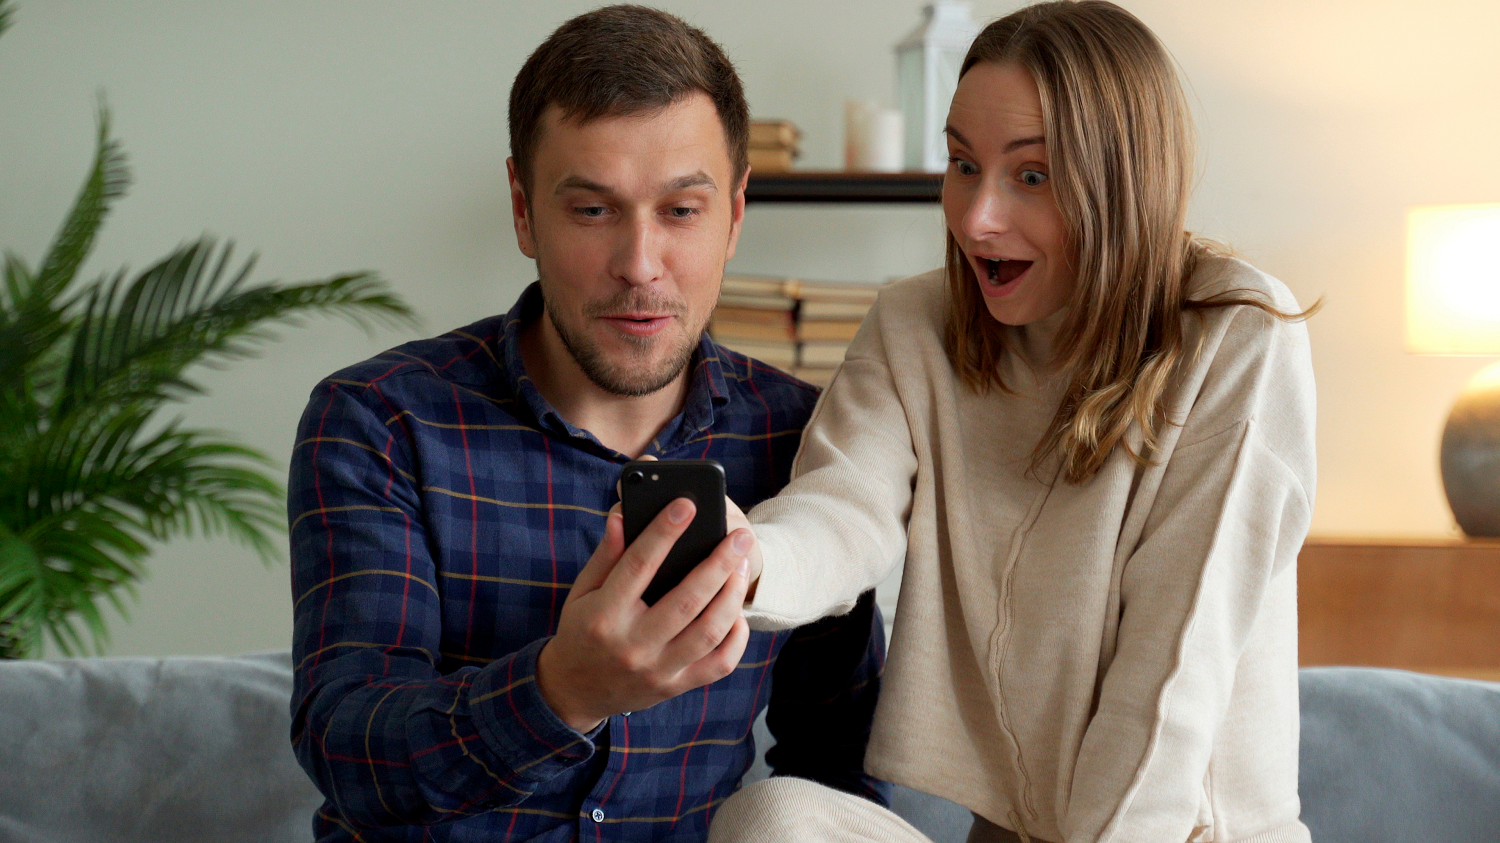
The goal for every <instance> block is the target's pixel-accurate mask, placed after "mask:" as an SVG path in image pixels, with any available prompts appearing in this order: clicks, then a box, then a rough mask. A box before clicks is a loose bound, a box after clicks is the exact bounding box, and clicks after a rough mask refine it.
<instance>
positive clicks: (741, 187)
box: [724, 167, 750, 263]
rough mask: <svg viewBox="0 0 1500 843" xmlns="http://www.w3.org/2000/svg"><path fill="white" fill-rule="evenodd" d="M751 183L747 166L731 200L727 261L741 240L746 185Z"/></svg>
mask: <svg viewBox="0 0 1500 843" xmlns="http://www.w3.org/2000/svg"><path fill="white" fill-rule="evenodd" d="M749 183H750V168H749V167H746V168H745V174H744V175H743V176H741V177H740V183H739V184H738V185H736V186H735V188H734V196H733V197H732V198H731V199H730V200H729V249H728V251H726V252H725V253H724V261H725V263H728V262H729V259H730V258H732V257H734V249H735V247H736V246H737V245H739V242H740V229H741V228H743V227H744V223H745V186H746V185H748V184H749Z"/></svg>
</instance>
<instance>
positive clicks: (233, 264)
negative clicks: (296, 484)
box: [0, 0, 415, 658]
mask: <svg viewBox="0 0 1500 843" xmlns="http://www.w3.org/2000/svg"><path fill="white" fill-rule="evenodd" d="M10 8H11V7H10V5H9V3H8V0H0V29H3V28H4V26H5V25H6V24H7V23H8V15H9V12H10ZM128 182H129V174H128V172H127V170H126V167H125V157H124V155H123V153H121V151H120V147H119V144H118V143H117V142H116V141H115V140H113V139H112V138H111V137H110V136H109V112H108V110H107V109H106V108H105V107H104V105H103V102H102V100H101V103H100V107H99V132H98V145H97V148H96V151H95V156H94V162H93V166H92V168H91V170H90V172H89V175H88V178H87V179H86V180H85V182H84V185H83V188H82V189H81V190H80V191H79V194H78V196H77V198H76V199H75V201H74V203H73V206H72V208H71V209H70V210H69V212H68V216H67V219H66V220H65V222H64V223H63V225H62V227H61V229H60V230H59V232H58V234H57V237H56V238H55V240H54V242H53V243H52V245H51V247H50V248H49V250H48V253H47V255H46V257H45V258H44V260H43V261H42V263H41V266H40V269H37V270H35V271H33V270H32V269H31V268H30V267H28V266H27V264H26V263H25V262H24V261H22V260H21V259H20V258H19V257H17V256H15V255H12V254H10V253H8V252H7V253H5V255H4V260H3V267H0V270H3V276H0V658H6V657H16V656H30V655H37V654H39V653H40V650H41V647H42V646H43V644H44V640H50V641H51V642H52V643H53V644H54V645H55V646H56V647H57V648H58V649H59V650H60V651H61V652H63V653H66V654H82V653H84V652H87V651H89V650H90V649H91V647H90V642H92V649H93V650H94V651H96V652H97V651H101V648H102V647H103V645H104V642H105V640H106V636H107V629H106V626H105V621H104V614H103V612H102V609H103V608H104V607H105V606H106V605H112V606H113V607H114V608H115V609H117V610H118V611H119V612H120V613H121V614H122V615H123V614H125V610H126V604H125V602H124V600H123V599H122V595H130V594H133V592H134V586H135V583H136V582H137V581H138V580H139V579H140V577H141V576H142V575H143V572H144V563H145V559H146V557H147V554H148V553H149V550H150V548H151V546H153V545H155V544H157V543H160V542H166V541H170V540H171V539H173V538H177V537H180V536H188V535H202V536H214V535H227V536H228V537H230V538H231V539H234V540H236V541H238V542H241V543H243V544H245V545H248V546H249V547H251V548H252V549H254V550H255V552H256V553H257V554H258V555H259V556H260V557H261V558H262V559H263V560H265V561H267V562H271V561H273V560H275V559H276V558H277V556H278V552H277V544H276V543H274V542H272V540H271V536H272V535H274V534H276V533H278V532H280V531H282V530H283V529H285V511H284V503H283V502H284V499H285V494H284V492H283V490H282V488H281V485H280V484H279V483H278V482H276V480H274V479H273V478H272V475H271V472H272V471H274V470H275V466H273V464H272V463H271V461H270V460H269V459H268V458H267V457H266V456H265V455H263V454H261V453H260V452H258V451H255V450H253V449H251V448H248V447H246V446H244V445H241V444H239V443H237V442H235V441H233V440H232V439H231V438H229V437H228V436H227V435H226V434H222V433H217V432H214V431H205V430H193V429H185V428H183V427H182V425H181V423H180V421H163V420H161V419H159V418H158V415H159V413H160V411H161V409H162V407H163V405H164V403H165V402H167V401H169V400H173V399H180V398H182V397H184V396H186V395H189V394H192V393H195V392H200V391H201V388H200V386H199V385H198V384H197V383H195V382H194V381H193V380H192V379H190V378H189V377H188V373H189V370H190V369H191V367H192V366H194V365H196V364H199V363H203V364H207V365H210V366H213V365H219V364H223V363H226V362H229V361H232V360H235V359H240V358H245V357H250V356H253V355H254V354H255V353H256V351H257V350H258V348H259V347H260V346H261V344H263V343H265V342H266V341H269V340H270V339H272V338H273V334H272V333H271V331H270V327H271V326H273V325H275V324H277V323H281V324H290V325H296V324H300V322H301V320H302V319H303V318H304V317H306V316H308V315H312V314H326V315H332V316H338V317H342V318H344V319H347V320H349V321H351V322H353V323H355V324H357V325H360V326H361V327H363V328H365V329H366V330H370V329H371V328H373V327H374V326H377V325H387V326H409V325H413V324H414V323H415V318H414V316H413V313H412V310H411V308H410V307H408V306H407V305H406V304H405V303H404V302H402V301H401V300H400V299H399V298H397V297H396V296H394V295H392V294H391V293H390V292H389V291H388V289H387V287H386V286H385V284H384V282H382V281H381V280H380V279H379V278H377V277H376V276H375V275H373V274H371V273H368V272H361V273H352V274H347V275H340V276H336V277H333V278H329V279H325V280H322V281H311V282H305V283H301V284H292V285H282V284H279V283H271V284H266V285H258V286H248V285H247V283H246V282H247V279H248V278H249V276H250V273H251V270H252V269H253V267H254V264H255V260H254V258H253V257H251V258H249V259H247V260H244V261H242V262H237V261H236V260H235V259H234V257H233V247H232V245H230V244H225V245H224V246H222V247H220V246H218V245H216V244H215V242H214V241H213V240H212V239H210V238H208V237H203V238H200V239H199V240H197V241H194V242H191V243H187V244H184V245H183V246H181V247H179V248H178V249H176V250H175V251H174V252H172V254H170V255H168V256H167V257H166V258H165V259H163V260H161V261H158V262H157V263H155V264H153V265H151V266H150V267H148V268H147V269H146V270H144V271H143V272H141V273H139V274H137V275H136V276H134V277H128V276H127V273H126V272H125V271H124V270H120V271H118V272H116V273H114V274H113V275H106V276H103V277H101V278H99V279H98V280H96V281H93V282H92V283H89V284H84V285H75V284H74V281H75V279H76V276H77V274H78V270H79V268H80V267H81V266H82V265H83V263H84V261H85V260H86V259H87V257H88V254H89V251H90V249H91V248H92V247H93V244H94V242H95V239H96V236H97V234H98V231H99V227H100V225H101V223H102V221H103V219H104V217H105V215H106V214H107V212H108V210H109V207H110V205H111V203H113V202H114V201H115V200H116V199H118V198H119V197H120V196H121V195H123V193H124V192H125V188H126V186H127V184H128Z"/></svg>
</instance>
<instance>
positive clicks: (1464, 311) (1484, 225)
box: [1406, 203, 1500, 354]
mask: <svg viewBox="0 0 1500 843" xmlns="http://www.w3.org/2000/svg"><path fill="white" fill-rule="evenodd" d="M1406 246H1407V252H1406V349H1407V351H1412V352H1416V353H1418V354H1500V203H1496V204H1486V205H1429V206H1426V207H1420V208H1412V209H1411V210H1410V211H1409V212H1407V218H1406Z"/></svg>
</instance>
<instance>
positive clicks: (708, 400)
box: [500, 281, 729, 454]
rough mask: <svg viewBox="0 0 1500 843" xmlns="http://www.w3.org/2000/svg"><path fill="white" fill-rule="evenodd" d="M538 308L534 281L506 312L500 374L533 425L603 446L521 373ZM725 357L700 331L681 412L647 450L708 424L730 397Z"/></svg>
mask: <svg viewBox="0 0 1500 843" xmlns="http://www.w3.org/2000/svg"><path fill="white" fill-rule="evenodd" d="M543 310H544V307H543V303H542V286H541V283H540V282H538V281H533V282H532V283H531V284H530V285H528V286H527V287H526V289H525V290H524V291H523V292H522V293H521V296H520V298H518V299H516V303H515V305H513V306H512V307H511V309H510V311H509V312H508V313H506V314H505V324H504V326H503V328H502V330H501V339H500V350H501V362H502V365H503V367H504V369H503V372H502V377H503V378H504V379H505V384H506V386H508V387H509V388H510V392H511V394H512V395H514V396H515V397H516V400H517V401H519V402H521V403H522V404H524V405H525V406H526V407H527V408H528V409H529V410H530V411H531V415H532V418H534V419H535V420H536V425H537V427H538V428H540V429H543V430H550V431H552V432H554V433H557V434H558V435H560V436H564V437H567V438H569V439H575V440H586V441H589V442H592V443H594V444H595V445H596V446H598V447H601V448H602V447H603V445H601V444H600V443H599V440H598V439H596V438H594V435H593V434H591V433H589V432H588V431H586V430H584V429H582V428H579V427H574V426H573V425H572V424H570V423H569V422H568V420H567V419H565V418H563V417H562V416H561V415H559V414H558V412H557V410H556V409H555V408H553V406H552V405H551V404H550V403H548V401H547V399H546V398H543V397H542V393H541V391H540V390H538V389H537V388H536V384H535V383H533V382H532V380H531V377H530V376H529V375H527V374H526V363H525V362H524V361H523V360H522V358H521V332H522V330H523V329H525V328H526V326H527V325H530V324H531V323H532V321H533V320H535V319H539V318H541V317H542V315H543ZM724 361H725V358H724V356H723V354H722V353H721V352H720V350H719V345H718V344H717V343H715V342H714V341H713V340H712V339H710V338H709V336H708V334H707V333H704V335H703V337H702V338H701V339H699V340H698V348H697V350H696V351H695V352H693V359H692V361H691V362H690V363H689V364H688V365H689V366H690V367H691V373H690V374H689V375H688V378H689V380H688V392H687V399H686V400H685V401H684V402H683V405H682V412H681V413H679V414H678V415H677V416H676V417H674V418H673V419H671V420H670V421H668V422H667V424H666V426H665V427H663V428H662V431H661V433H659V434H657V437H656V439H655V440H654V441H653V442H652V445H651V447H650V448H649V449H648V450H647V453H651V454H664V453H670V452H671V451H673V450H675V449H676V448H678V447H680V446H681V445H682V444H683V443H685V442H687V441H688V440H689V439H692V438H694V437H696V436H697V435H698V434H700V433H702V432H703V431H705V430H707V429H709V428H710V427H712V426H713V423H714V409H715V408H716V407H721V406H723V405H724V404H726V403H728V402H729V389H728V386H727V384H726V383H725V377H724Z"/></svg>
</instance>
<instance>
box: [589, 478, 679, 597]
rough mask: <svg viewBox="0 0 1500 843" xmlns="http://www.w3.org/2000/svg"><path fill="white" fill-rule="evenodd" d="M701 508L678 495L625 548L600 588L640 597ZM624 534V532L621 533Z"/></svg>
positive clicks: (616, 595) (610, 593) (626, 595)
mask: <svg viewBox="0 0 1500 843" xmlns="http://www.w3.org/2000/svg"><path fill="white" fill-rule="evenodd" d="M697 511H698V509H697V507H696V506H694V505H693V502H692V501H690V500H688V499H687V498H678V499H677V500H675V501H672V502H671V503H669V504H667V505H666V506H665V507H664V508H663V509H662V511H661V512H658V513H657V514H656V517H655V518H653V519H651V523H650V524H647V525H646V529H644V530H642V531H641V534H640V535H639V536H636V538H635V541H634V542H632V543H631V544H630V546H629V547H627V548H625V552H624V553H623V554H622V555H621V556H620V561H619V562H618V563H616V564H615V566H614V570H612V571H610V572H609V576H608V577H606V578H605V581H604V583H603V585H601V586H600V590H601V591H604V592H607V593H609V595H610V596H611V598H612V599H613V598H618V599H622V600H638V599H640V596H641V595H642V594H643V593H644V592H645V591H646V586H648V585H650V584H651V578H652V577H653V576H655V575H656V569H657V568H659V567H661V563H662V560H663V559H666V558H667V552H668V551H670V550H671V549H672V545H674V544H676V543H677V539H678V537H679V536H681V535H682V533H683V531H685V530H686V529H687V527H688V524H690V523H692V521H693V515H694V514H695V513H697ZM621 535H622V536H623V533H622V534H621Z"/></svg>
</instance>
